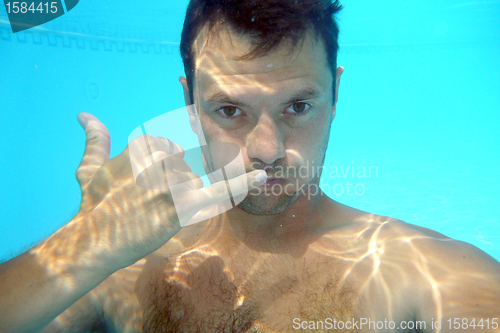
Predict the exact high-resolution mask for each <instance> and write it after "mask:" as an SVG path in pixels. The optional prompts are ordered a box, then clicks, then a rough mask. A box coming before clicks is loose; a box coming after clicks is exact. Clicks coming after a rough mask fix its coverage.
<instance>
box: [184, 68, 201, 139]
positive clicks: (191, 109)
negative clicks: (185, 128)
mask: <svg viewBox="0 0 500 333" xmlns="http://www.w3.org/2000/svg"><path fill="white" fill-rule="evenodd" d="M179 82H180V83H181V85H182V88H183V91H184V103H186V109H187V112H188V114H189V124H190V125H191V129H192V130H193V132H194V133H196V134H199V131H198V121H197V119H196V117H197V115H196V108H195V106H194V104H193V103H191V97H190V96H189V87H188V84H187V80H186V78H185V77H184V76H181V77H180V78H179Z"/></svg>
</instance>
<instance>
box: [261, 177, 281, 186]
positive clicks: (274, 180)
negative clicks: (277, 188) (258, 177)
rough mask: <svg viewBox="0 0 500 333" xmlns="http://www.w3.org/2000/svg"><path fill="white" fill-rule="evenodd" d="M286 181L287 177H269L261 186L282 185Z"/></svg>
mask: <svg viewBox="0 0 500 333" xmlns="http://www.w3.org/2000/svg"><path fill="white" fill-rule="evenodd" d="M285 183H286V179H282V178H268V179H267V181H266V182H265V183H264V184H262V185H261V186H264V187H268V186H269V187H271V186H273V185H282V184H285Z"/></svg>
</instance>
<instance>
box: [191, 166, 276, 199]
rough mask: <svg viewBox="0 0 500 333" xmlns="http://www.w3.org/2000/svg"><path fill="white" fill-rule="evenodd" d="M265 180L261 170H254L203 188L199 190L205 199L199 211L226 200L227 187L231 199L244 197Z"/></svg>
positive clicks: (265, 177) (264, 173)
mask: <svg viewBox="0 0 500 333" xmlns="http://www.w3.org/2000/svg"><path fill="white" fill-rule="evenodd" d="M266 180H267V174H266V172H265V171H263V170H256V171H252V172H249V173H246V174H244V175H241V176H238V177H235V178H232V179H229V180H227V182H226V181H220V182H217V183H215V184H212V185H210V186H207V187H205V188H202V189H200V190H199V191H203V193H205V198H204V199H203V200H201V202H200V205H201V206H202V207H201V209H203V208H205V207H207V206H209V205H213V204H216V203H219V202H221V201H223V200H225V199H227V195H228V185H229V191H230V194H231V196H232V197H236V196H240V195H246V194H247V193H248V191H251V190H253V189H255V188H258V187H259V186H260V185H262V184H264V183H265V182H266Z"/></svg>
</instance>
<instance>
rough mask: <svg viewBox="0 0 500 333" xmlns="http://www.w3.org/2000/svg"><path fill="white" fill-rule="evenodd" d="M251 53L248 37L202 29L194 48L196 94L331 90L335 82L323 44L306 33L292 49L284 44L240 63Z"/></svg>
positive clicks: (222, 30)
mask: <svg viewBox="0 0 500 333" xmlns="http://www.w3.org/2000/svg"><path fill="white" fill-rule="evenodd" d="M251 50H252V43H251V40H250V39H249V38H248V37H245V36H242V35H237V34H235V33H233V32H232V31H231V30H230V29H229V28H216V29H215V30H212V31H211V32H210V33H208V32H207V29H202V31H201V32H200V34H199V36H198V38H197V39H196V41H195V44H194V51H195V55H196V58H195V59H196V74H195V82H194V85H195V90H196V91H197V93H199V94H202V95H203V94H204V93H207V94H209V93H210V92H213V91H214V90H217V89H221V88H223V87H224V88H225V89H231V88H233V90H234V88H235V87H239V88H241V87H246V89H250V88H251V87H253V88H260V89H261V90H267V91H269V92H274V91H275V90H276V89H279V88H283V85H286V84H290V83H297V84H299V85H300V84H308V85H316V86H317V88H319V89H321V88H324V89H328V88H329V87H331V84H332V81H333V78H332V73H331V70H330V68H329V66H328V61H327V58H326V52H325V49H324V45H323V42H322V41H321V40H320V39H317V38H315V37H314V35H313V34H312V33H306V34H305V37H304V39H303V40H302V41H301V42H299V43H297V45H296V46H295V47H294V48H293V49H292V48H291V45H290V43H289V42H287V41H285V42H283V43H282V44H280V45H279V46H278V47H277V48H276V49H275V50H272V51H270V52H269V53H268V54H267V55H265V56H261V57H256V58H253V59H241V58H242V56H245V55H246V54H248V53H249V52H250V51H251Z"/></svg>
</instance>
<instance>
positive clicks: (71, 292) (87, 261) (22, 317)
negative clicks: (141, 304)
mask: <svg viewBox="0 0 500 333" xmlns="http://www.w3.org/2000/svg"><path fill="white" fill-rule="evenodd" d="M80 225H81V224H79V223H78V221H75V220H73V221H71V222H70V223H68V224H67V225H66V226H65V227H63V228H62V229H60V230H59V231H58V232H56V233H55V234H54V235H52V236H51V237H50V238H48V239H47V240H46V241H44V242H42V243H40V244H39V245H37V246H36V247H34V248H33V249H31V250H29V251H27V252H25V253H23V254H22V255H20V256H18V257H16V258H13V259H11V260H9V261H7V262H5V263H3V264H2V265H0V332H36V331H38V330H41V329H42V328H43V327H45V326H46V325H47V324H49V323H50V322H51V321H52V320H53V319H54V318H56V317H57V316H58V315H59V314H60V313H62V312H63V311H64V310H66V309H67V308H68V307H70V306H71V305H72V304H73V303H74V302H76V301H77V300H78V299H79V298H81V297H82V296H83V295H85V294H86V293H88V292H89V291H91V290H92V289H93V288H95V287H96V286H97V285H99V284H100V283H101V282H102V281H103V280H104V279H105V278H107V277H108V276H109V275H111V274H112V273H113V270H112V269H109V270H107V269H104V268H103V266H104V265H102V263H99V262H92V258H94V257H95V253H93V252H92V246H91V241H90V239H89V237H91V236H92V235H83V236H82V234H81V232H82V230H76V229H79V228H81V227H80ZM94 236H95V235H94Z"/></svg>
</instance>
